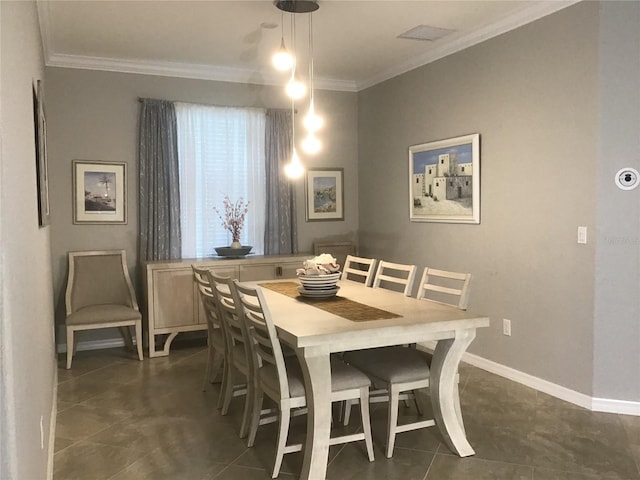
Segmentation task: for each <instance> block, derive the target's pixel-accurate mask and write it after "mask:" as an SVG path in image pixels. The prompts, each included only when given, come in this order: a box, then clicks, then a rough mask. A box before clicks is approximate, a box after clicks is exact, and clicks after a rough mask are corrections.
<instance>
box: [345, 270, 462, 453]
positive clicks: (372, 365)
mask: <svg viewBox="0 0 640 480" xmlns="http://www.w3.org/2000/svg"><path fill="white" fill-rule="evenodd" d="M438 279H445V280H447V281H449V282H456V281H457V282H461V284H460V285H459V288H455V287H453V286H451V284H449V285H448V286H443V285H442V283H440V282H438V281H437V280H438ZM470 280H471V274H459V273H454V272H446V271H443V270H434V269H429V268H425V271H424V274H423V276H422V280H421V282H420V283H421V285H420V290H419V292H418V298H421V299H424V300H427V301H437V302H438V303H446V304H449V305H452V306H455V307H457V308H460V309H462V310H464V309H466V307H467V303H468V291H469V282H470ZM430 292H436V293H438V294H445V295H447V296H448V297H449V299H448V300H449V301H445V300H444V299H442V298H438V299H437V300H429V299H428V298H427V297H428V294H429V293H430ZM452 298H453V299H454V300H453V301H454V303H450V302H451V301H452V300H451V299H452ZM343 358H344V361H345V362H347V363H349V364H350V365H353V366H355V367H356V368H358V369H360V370H362V371H363V372H364V373H366V374H367V375H368V376H369V377H370V378H371V381H372V383H373V385H374V387H375V389H376V390H375V391H373V392H372V393H371V399H372V401H384V400H387V399H388V401H389V407H388V412H387V448H386V456H387V458H391V457H392V456H393V449H394V445H395V439H396V435H397V434H398V433H402V432H408V431H411V430H417V429H420V428H426V427H430V426H433V425H435V422H434V420H433V419H429V420H421V421H416V422H411V423H407V424H403V425H399V424H398V404H399V401H400V400H401V399H403V398H404V399H406V398H411V397H413V399H414V400H415V402H416V408H417V409H418V413H419V414H420V415H422V411H421V410H422V409H421V407H420V403H419V400H418V396H417V390H419V389H422V388H428V387H429V377H430V372H429V368H430V366H431V361H432V358H433V356H432V354H431V353H429V352H425V351H423V350H420V349H417V348H407V347H403V346H394V347H384V348H372V349H368V350H359V351H353V352H346V353H345V354H344V357H343ZM455 389H456V391H455V392H454V396H453V397H454V402H455V404H454V409H455V412H456V415H458V417H460V418H461V417H462V413H461V409H460V397H459V394H458V378H457V377H456V382H455ZM407 392H408V393H409V395H407ZM346 408H347V411H346V412H345V423H346V422H348V411H349V409H350V408H351V405H349V404H347V406H346ZM461 423H462V422H461Z"/></svg>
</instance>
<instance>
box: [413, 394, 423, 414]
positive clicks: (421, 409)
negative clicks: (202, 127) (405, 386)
mask: <svg viewBox="0 0 640 480" xmlns="http://www.w3.org/2000/svg"><path fill="white" fill-rule="evenodd" d="M418 391H419V390H413V391H412V393H413V403H415V404H416V410H417V411H418V415H420V416H422V415H424V409H423V408H422V403H420V400H419V399H418Z"/></svg>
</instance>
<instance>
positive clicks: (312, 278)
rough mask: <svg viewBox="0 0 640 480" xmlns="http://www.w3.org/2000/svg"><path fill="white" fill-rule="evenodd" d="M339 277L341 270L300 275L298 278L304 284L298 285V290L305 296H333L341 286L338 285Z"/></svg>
mask: <svg viewBox="0 0 640 480" xmlns="http://www.w3.org/2000/svg"><path fill="white" fill-rule="evenodd" d="M339 279H340V272H336V273H328V274H326V275H298V280H300V283H301V284H302V285H301V286H300V287H298V292H300V295H302V296H303V297H309V298H328V297H333V296H334V295H335V294H336V293H338V289H339V288H340V287H339V286H338V285H337V283H338V280H339Z"/></svg>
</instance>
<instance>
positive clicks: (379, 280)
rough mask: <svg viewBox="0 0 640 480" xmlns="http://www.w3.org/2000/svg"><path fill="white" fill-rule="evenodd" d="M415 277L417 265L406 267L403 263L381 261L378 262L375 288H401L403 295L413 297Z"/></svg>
mask: <svg viewBox="0 0 640 480" xmlns="http://www.w3.org/2000/svg"><path fill="white" fill-rule="evenodd" d="M415 276H416V266H415V265H404V264H402V263H391V262H385V261H383V260H381V261H380V262H378V269H377V271H376V277H375V279H374V281H373V288H391V289H395V287H400V288H401V289H402V293H403V294H404V295H405V296H407V297H408V296H410V295H411V289H412V288H413V281H414V280H415Z"/></svg>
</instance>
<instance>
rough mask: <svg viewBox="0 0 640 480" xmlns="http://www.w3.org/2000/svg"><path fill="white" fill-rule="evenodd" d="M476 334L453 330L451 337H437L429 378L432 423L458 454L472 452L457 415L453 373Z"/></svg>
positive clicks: (458, 414) (466, 455)
mask: <svg viewBox="0 0 640 480" xmlns="http://www.w3.org/2000/svg"><path fill="white" fill-rule="evenodd" d="M475 336H476V331H475V329H467V330H456V336H455V338H450V339H446V340H440V341H438V344H437V345H436V350H435V352H434V354H433V361H432V362H431V378H430V380H429V385H430V387H429V388H430V391H431V403H432V405H433V414H434V417H435V420H436V424H437V425H438V428H439V429H440V433H441V434H442V436H443V438H444V441H445V443H446V444H447V446H448V447H449V448H450V449H451V450H452V451H453V452H455V453H457V454H458V455H459V456H461V457H468V456H470V455H474V454H475V452H474V451H473V448H472V447H471V445H470V444H469V441H468V440H467V436H466V434H465V431H464V424H463V423H462V416H461V415H460V396H459V395H458V388H457V385H456V374H457V372H458V365H459V363H460V359H461V358H462V355H463V354H464V352H465V351H466V350H467V347H468V346H469V345H470V344H471V342H472V341H473V339H474V338H475Z"/></svg>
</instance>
